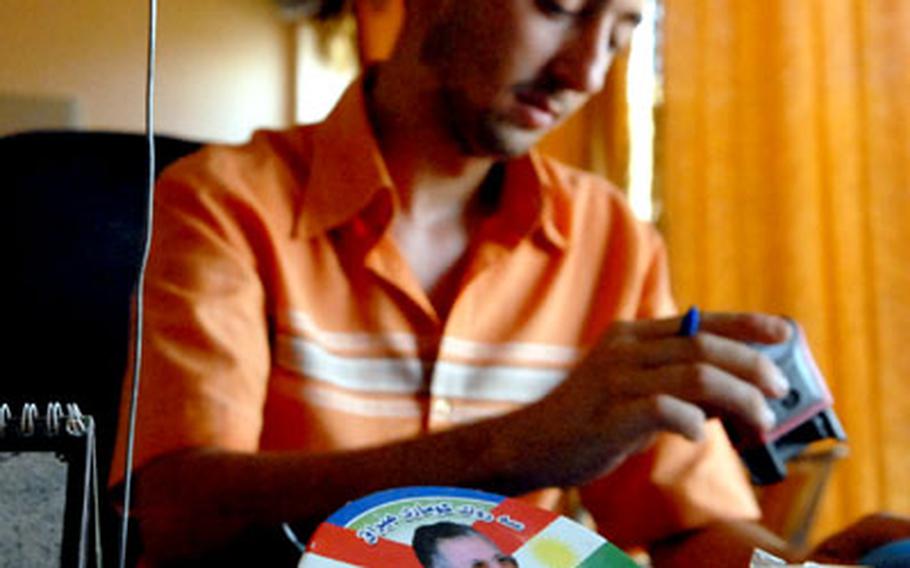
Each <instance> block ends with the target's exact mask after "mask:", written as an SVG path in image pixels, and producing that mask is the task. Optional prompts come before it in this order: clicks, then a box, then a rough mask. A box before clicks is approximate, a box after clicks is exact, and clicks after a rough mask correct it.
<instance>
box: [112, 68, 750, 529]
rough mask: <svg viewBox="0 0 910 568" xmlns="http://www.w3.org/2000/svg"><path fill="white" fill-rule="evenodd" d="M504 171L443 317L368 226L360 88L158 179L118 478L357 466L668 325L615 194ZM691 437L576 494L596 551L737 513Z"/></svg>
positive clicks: (566, 177)
mask: <svg viewBox="0 0 910 568" xmlns="http://www.w3.org/2000/svg"><path fill="white" fill-rule="evenodd" d="M504 167H505V176H504V186H503V190H502V192H501V195H500V202H499V207H498V209H497V212H496V213H495V214H494V215H493V216H492V217H490V218H489V219H488V220H487V221H485V223H484V224H483V225H482V226H481V228H480V229H479V234H478V235H477V239H476V244H474V245H472V248H471V258H470V261H469V263H468V265H467V266H468V268H467V270H466V272H465V275H464V277H463V280H462V282H461V285H460V288H459V290H458V293H457V295H456V297H455V299H454V303H453V304H452V307H451V310H450V312H449V314H448V315H447V317H445V318H444V319H443V318H440V317H439V315H438V314H437V313H436V312H435V310H434V308H433V305H432V304H431V303H430V301H429V299H428V297H427V295H426V293H425V292H424V291H423V290H422V289H421V286H420V285H419V283H418V282H417V280H416V278H415V276H414V275H413V273H412V272H411V270H410V268H409V267H408V265H407V263H406V262H405V260H404V259H403V257H402V256H401V254H400V253H399V252H398V249H397V248H396V245H395V243H394V240H393V238H392V236H391V234H390V231H389V230H388V229H389V226H390V223H391V221H392V219H393V217H394V215H395V214H396V208H397V202H396V193H395V188H394V185H393V182H392V180H391V177H390V176H389V174H388V171H387V170H386V167H385V165H384V162H383V159H382V155H381V153H380V151H379V148H378V145H377V143H376V140H375V137H374V135H373V132H372V130H371V127H370V125H369V121H368V118H367V114H366V108H365V104H364V96H363V92H362V86H361V83H358V84H356V85H355V86H354V87H352V88H351V89H349V91H348V92H347V93H346V94H345V96H344V98H343V99H342V101H341V102H340V103H339V105H338V106H337V107H336V109H335V110H334V111H333V113H332V115H331V116H330V117H329V118H328V119H327V120H326V121H325V122H324V123H322V124H319V125H315V126H305V127H298V128H294V129H291V130H288V131H284V132H259V133H257V134H256V135H254V137H253V139H252V140H251V141H250V142H249V143H248V144H246V145H244V146H240V147H226V146H213V147H209V148H207V149H205V150H203V151H202V152H200V153H197V154H195V155H193V156H191V157H189V158H186V159H184V160H181V161H180V162H178V163H177V164H175V165H174V166H172V167H171V168H170V169H169V170H168V171H167V172H165V173H164V175H163V176H162V177H161V179H160V181H159V184H158V188H157V196H156V202H155V213H156V223H155V231H154V237H153V245H152V255H151V261H150V265H149V268H148V275H147V285H146V293H145V305H146V326H145V332H144V333H145V339H144V343H143V349H144V361H143V370H142V383H141V392H140V404H139V412H138V419H137V420H138V433H139V438H138V441H137V446H136V451H135V464H136V467H141V466H142V465H143V464H145V463H147V462H148V461H149V460H150V459H152V458H154V457H155V456H159V455H162V454H164V453H167V452H173V451H176V450H179V449H182V448H188V447H203V446H208V447H218V448H224V449H229V450H236V451H249V452H255V451H257V450H282V449H294V450H304V451H311V452H331V451H338V450H342V449H353V448H360V447H365V446H370V445H379V444H384V443H389V442H392V441H395V440H400V439H403V438H408V437H412V436H419V435H421V434H425V433H427V432H432V431H435V430H439V429H444V428H449V427H452V426H454V425H458V424H463V423H466V422H471V421H475V420H478V419H482V418H484V417H488V416H493V415H497V414H501V413H505V412H508V411H510V410H512V409H515V408H517V407H518V406H520V405H523V404H527V403H529V402H532V401H534V400H537V399H539V398H541V397H543V396H545V395H546V393H547V392H549V391H550V390H551V389H552V388H553V387H554V386H555V385H557V384H559V383H560V381H562V380H563V379H564V378H565V377H566V375H567V374H568V372H569V371H570V370H571V369H572V368H573V366H574V365H575V364H576V363H577V362H578V361H579V359H580V357H581V355H582V354H583V353H584V351H585V350H586V349H587V348H588V347H589V346H591V345H592V344H593V343H594V342H595V341H596V340H597V338H598V337H599V336H600V335H601V334H602V333H603V331H604V330H605V329H606V327H607V326H609V325H610V323H611V322H613V321H615V320H619V319H623V320H631V319H636V318H648V317H657V316H665V315H668V314H671V313H673V312H674V311H675V308H674V305H673V302H672V299H671V295H670V290H669V286H668V280H667V274H666V263H665V252H664V246H663V243H662V241H661V239H660V237H659V235H658V234H657V232H656V231H655V229H654V228H653V227H651V226H650V225H647V224H643V223H640V222H638V221H636V220H635V219H634V218H633V216H632V215H631V214H630V211H629V209H628V208H627V206H626V203H625V201H624V199H623V198H622V196H621V194H620V193H619V192H618V191H617V190H615V189H614V188H613V187H611V186H610V185H609V184H608V183H607V182H605V181H603V180H601V179H599V178H596V177H594V176H591V175H588V174H585V173H583V172H580V171H577V170H573V169H570V168H568V167H566V166H563V165H561V164H559V163H557V162H555V161H553V160H550V159H547V158H545V157H542V156H540V155H538V154H536V153H533V152H532V153H531V154H530V155H528V156H525V157H522V158H518V159H514V160H511V161H509V162H507V163H506V164H505V166H504ZM126 382H127V383H129V381H126ZM128 386H129V385H128V384H127V385H126V388H128ZM126 400H127V397H124V409H123V413H122V416H125V407H126ZM554 420H558V417H554ZM121 422H123V423H125V422H124V421H121ZM122 430H123V429H121V432H120V436H119V439H118V450H117V452H116V455H122V453H123V451H124V442H125V433H124V432H123V431H122ZM711 432H712V433H711V435H710V436H709V437H708V440H707V441H706V442H704V443H701V444H692V443H689V442H686V441H684V440H682V439H681V438H679V437H675V436H670V435H667V436H663V437H662V438H661V439H660V440H659V441H658V442H657V443H656V444H655V446H654V447H653V448H652V449H651V450H650V451H648V452H646V453H645V454H642V455H640V456H636V457H635V458H632V459H630V460H628V462H627V463H626V464H625V465H624V466H622V467H621V468H619V470H618V471H616V472H615V473H613V474H611V475H610V476H609V477H607V478H605V479H603V480H601V481H599V482H597V483H595V484H592V485H591V486H589V487H587V488H584V489H583V491H582V495H583V497H584V499H585V501H586V503H587V504H588V506H589V509H591V511H592V513H593V515H594V517H595V519H596V520H597V521H598V523H599V525H600V527H601V529H602V530H603V531H604V532H605V534H606V535H607V537H608V538H610V539H611V540H613V541H614V542H617V543H620V544H627V545H631V544H641V543H644V542H648V541H650V540H653V539H655V538H659V537H661V536H664V535H666V534H669V533H673V532H675V531H677V530H680V529H683V528H691V527H694V526H698V525H701V524H704V523H707V522H710V521H712V520H717V519H718V518H723V517H739V518H743V517H754V516H755V515H756V513H757V510H756V506H755V503H754V500H753V499H752V496H751V492H750V489H749V487H748V485H747V484H746V482H745V480H744V477H743V475H742V473H741V469H740V466H739V464H738V461H737V458H736V456H735V454H733V452H732V451H731V449H730V447H729V444H728V443H727V442H726V439H725V437H724V435H723V432H722V431H721V429H720V428H718V427H717V426H716V425H713V426H712V430H711ZM121 462H122V460H121V459H117V460H115V462H114V465H113V472H112V481H113V482H117V481H119V480H120V479H121V478H122V475H123V472H122V463H121Z"/></svg>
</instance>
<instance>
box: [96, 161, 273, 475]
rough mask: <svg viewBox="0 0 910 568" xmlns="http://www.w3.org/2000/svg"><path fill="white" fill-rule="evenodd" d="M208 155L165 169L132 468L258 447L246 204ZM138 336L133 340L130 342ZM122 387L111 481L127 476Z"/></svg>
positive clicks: (258, 313) (260, 367) (262, 381)
mask: <svg viewBox="0 0 910 568" xmlns="http://www.w3.org/2000/svg"><path fill="white" fill-rule="evenodd" d="M208 152H209V150H204V151H203V152H202V153H201V154H197V155H194V156H191V157H190V158H188V159H185V160H183V161H181V162H178V163H177V164H176V165H175V166H174V167H172V168H171V169H170V170H168V171H167V172H165V174H164V175H163V176H162V177H161V179H160V181H159V183H158V185H157V188H156V198H155V208H154V211H155V216H154V219H155V220H154V231H153V233H152V245H151V255H150V260H149V265H148V269H147V274H146V284H145V294H144V312H145V324H144V327H143V331H142V338H141V341H142V353H143V356H142V367H141V368H142V371H141V381H140V391H139V392H140V394H139V404H138V414H137V425H136V432H137V439H136V446H135V460H134V463H135V466H136V467H137V468H138V467H141V466H142V465H143V464H145V463H147V462H148V461H149V460H151V459H153V458H155V457H157V456H160V455H163V454H166V453H169V452H173V451H176V450H180V449H184V448H191V447H219V448H224V449H230V450H237V451H254V450H256V449H257V446H258V440H259V435H260V431H261V428H262V406H263V404H264V399H265V392H266V386H267V381H268V373H269V367H270V361H269V347H268V329H267V320H266V309H265V299H264V298H265V294H264V292H263V286H262V284H261V279H260V277H259V274H258V272H257V270H258V268H257V261H256V255H255V254H254V251H253V247H252V244H251V239H250V238H249V236H248V230H247V229H246V228H245V227H244V219H246V218H249V217H250V214H249V211H248V209H249V207H250V205H249V204H248V203H244V200H243V199H241V198H240V197H238V196H237V195H235V194H233V193H232V192H231V191H229V190H228V189H226V187H225V182H224V181H223V178H224V176H223V175H219V176H215V175H213V174H211V173H210V172H211V171H212V164H211V160H210V159H208V158H207V157H206V156H208ZM135 340H136V338H134V341H135ZM131 379H132V377H131V376H129V374H128V376H127V377H126V380H125V381H124V393H123V396H122V402H121V413H120V429H119V432H118V437H117V445H116V448H115V454H114V455H115V461H114V463H113V467H112V473H111V483H112V484H116V483H119V481H120V480H121V478H122V476H123V464H122V461H123V455H124V452H125V445H126V432H125V430H126V428H125V426H126V424H127V420H126V419H127V408H128V404H129V392H130V388H131V385H132V380H131Z"/></svg>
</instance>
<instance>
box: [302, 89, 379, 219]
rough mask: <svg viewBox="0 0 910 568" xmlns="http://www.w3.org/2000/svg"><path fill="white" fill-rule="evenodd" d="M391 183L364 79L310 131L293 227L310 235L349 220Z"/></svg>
mask: <svg viewBox="0 0 910 568" xmlns="http://www.w3.org/2000/svg"><path fill="white" fill-rule="evenodd" d="M393 189H394V183H393V181H392V177H391V176H390V175H389V171H388V169H387V168H386V165H385V161H384V160H383V159H382V153H381V152H380V151H379V144H378V143H377V141H376V136H375V134H374V133H373V128H372V126H371V125H370V121H369V117H368V116H367V107H366V97H365V95H364V80H363V78H362V77H361V78H360V79H358V80H357V81H356V82H355V83H354V84H353V85H351V86H350V87H349V88H348V90H347V91H345V93H344V95H343V96H342V98H341V100H340V101H339V102H338V104H337V105H336V106H335V109H334V110H333V111H332V112H331V113H330V114H329V116H328V118H326V120H325V121H324V122H322V123H321V124H320V125H318V126H317V127H316V131H315V133H314V134H313V157H312V160H311V162H310V175H309V179H308V181H307V187H306V188H305V189H304V191H303V193H302V197H301V201H300V210H299V211H300V215H299V218H298V221H297V223H298V224H297V228H298V232H299V233H300V234H302V235H304V236H314V235H316V234H319V233H323V232H326V231H328V230H330V229H332V228H335V227H337V226H339V225H343V224H345V223H346V222H348V221H350V220H352V219H353V218H354V217H355V216H356V215H357V213H359V212H360V211H361V210H363V209H364V208H366V207H367V206H368V205H369V204H370V203H371V202H372V201H373V200H374V199H375V198H376V196H377V194H379V193H381V192H383V191H385V192H387V193H389V194H394V191H393Z"/></svg>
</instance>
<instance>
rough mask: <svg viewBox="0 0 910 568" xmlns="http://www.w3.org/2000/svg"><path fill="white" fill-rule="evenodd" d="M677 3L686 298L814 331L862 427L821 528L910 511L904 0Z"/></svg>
mask: <svg viewBox="0 0 910 568" xmlns="http://www.w3.org/2000/svg"><path fill="white" fill-rule="evenodd" d="M665 4H666V12H665V37H664V45H665V53H664V62H665V63H664V68H665V79H664V89H665V105H664V106H663V108H662V109H661V110H660V117H659V120H658V124H659V125H660V127H661V132H660V134H659V136H660V140H661V148H660V152H659V155H660V156H661V164H660V171H659V173H658V179H660V180H662V187H661V188H660V194H661V195H662V197H663V200H664V202H663V204H662V205H663V211H664V217H663V219H662V222H661V224H662V227H663V229H664V230H665V234H666V236H667V240H668V245H669V248H670V255H671V263H672V272H673V276H674V279H675V286H676V292H677V297H678V298H679V300H680V302H681V303H682V304H685V303H688V302H692V303H697V304H699V305H701V306H702V307H704V308H706V309H754V310H763V311H770V312H778V313H787V314H790V315H792V316H794V317H795V318H796V319H797V320H799V321H800V322H801V323H802V324H803V326H804V327H805V328H806V332H807V335H808V337H809V341H810V344H811V345H812V347H813V351H814V353H815V356H816V359H817V360H818V363H819V365H820V367H821V368H822V371H823V373H824V374H825V375H826V377H827V379H828V382H829V385H830V386H831V389H832V391H833V394H834V396H835V399H836V402H835V408H836V411H837V413H838V414H839V416H840V417H841V419H842V421H843V422H844V426H845V428H846V430H847V433H848V436H849V437H850V455H849V457H848V458H847V459H845V460H844V461H843V462H841V463H840V464H839V465H838V466H837V468H836V470H835V471H836V473H835V475H834V478H833V480H832V484H831V485H830V486H829V488H828V490H827V492H826V496H825V500H824V502H823V505H822V509H821V517H820V519H819V522H818V523H817V526H816V534H817V535H820V534H824V533H827V532H830V531H832V530H834V529H835V528H837V527H840V526H842V525H844V524H845V523H847V522H849V521H851V520H853V519H855V518H856V517H858V516H859V515H861V514H864V513H867V512H871V511H876V510H892V511H897V512H902V513H910V491H908V489H907V488H908V487H910V348H908V346H907V345H905V344H906V342H907V340H908V339H910V332H908V331H906V330H908V329H910V327H908V326H910V95H908V93H910V70H908V69H910V68H908V63H910V33H908V31H907V30H910V3H908V2H905V1H903V0H811V1H806V2H792V1H791V0H767V1H766V2H760V3H759V2H737V1H735V0H666V2H665Z"/></svg>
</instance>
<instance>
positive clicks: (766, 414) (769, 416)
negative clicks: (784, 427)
mask: <svg viewBox="0 0 910 568" xmlns="http://www.w3.org/2000/svg"><path fill="white" fill-rule="evenodd" d="M761 418H762V423H763V424H764V426H765V430H770V429H772V428H774V424H775V423H776V422H777V417H776V416H774V411H773V410H771V409H770V408H768V407H767V406H765V407H764V408H762V413H761Z"/></svg>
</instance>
